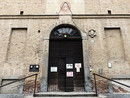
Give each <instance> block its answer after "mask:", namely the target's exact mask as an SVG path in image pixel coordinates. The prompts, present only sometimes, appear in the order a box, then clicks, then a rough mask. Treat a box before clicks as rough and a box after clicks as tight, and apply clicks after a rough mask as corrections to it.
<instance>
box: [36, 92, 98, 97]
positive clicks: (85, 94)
mask: <svg viewBox="0 0 130 98" xmlns="http://www.w3.org/2000/svg"><path fill="white" fill-rule="evenodd" d="M95 96H96V94H95V93H94V92H40V93H37V94H36V97H95Z"/></svg>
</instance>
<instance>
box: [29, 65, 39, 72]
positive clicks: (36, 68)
mask: <svg viewBox="0 0 130 98" xmlns="http://www.w3.org/2000/svg"><path fill="white" fill-rule="evenodd" d="M39 68H40V65H30V67H29V72H39Z"/></svg>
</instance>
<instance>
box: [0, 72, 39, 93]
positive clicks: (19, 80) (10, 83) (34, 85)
mask: <svg viewBox="0 0 130 98" xmlns="http://www.w3.org/2000/svg"><path fill="white" fill-rule="evenodd" d="M37 75H38V74H37V73H36V74H32V75H30V76H27V77H24V78H21V79H18V80H15V81H12V82H10V83H7V84H4V85H1V86H0V88H2V87H4V86H7V85H10V84H12V83H15V82H18V81H22V80H25V79H27V78H29V77H32V76H35V84H34V93H33V96H35V93H36V82H37Z"/></svg>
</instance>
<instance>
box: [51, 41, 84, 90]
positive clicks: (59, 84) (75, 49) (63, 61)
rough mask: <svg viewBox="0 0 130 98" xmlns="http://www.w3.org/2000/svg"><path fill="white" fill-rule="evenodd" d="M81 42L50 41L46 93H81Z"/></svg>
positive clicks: (82, 67)
mask: <svg viewBox="0 0 130 98" xmlns="http://www.w3.org/2000/svg"><path fill="white" fill-rule="evenodd" d="M83 90H84V66H83V52H82V40H81V39H80V40H79V39H78V40H50V47H49V67H48V91H53V92H54V91H63V92H72V91H83Z"/></svg>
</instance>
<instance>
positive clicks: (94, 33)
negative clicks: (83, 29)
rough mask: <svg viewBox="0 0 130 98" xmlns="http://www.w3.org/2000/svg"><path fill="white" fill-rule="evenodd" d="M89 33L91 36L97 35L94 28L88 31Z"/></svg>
mask: <svg viewBox="0 0 130 98" xmlns="http://www.w3.org/2000/svg"><path fill="white" fill-rule="evenodd" d="M88 35H89V36H90V37H91V38H94V37H96V30H94V29H91V30H89V31H88Z"/></svg>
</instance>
